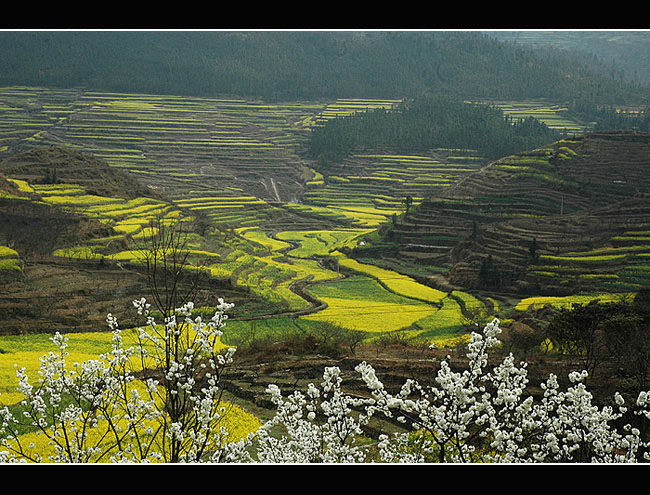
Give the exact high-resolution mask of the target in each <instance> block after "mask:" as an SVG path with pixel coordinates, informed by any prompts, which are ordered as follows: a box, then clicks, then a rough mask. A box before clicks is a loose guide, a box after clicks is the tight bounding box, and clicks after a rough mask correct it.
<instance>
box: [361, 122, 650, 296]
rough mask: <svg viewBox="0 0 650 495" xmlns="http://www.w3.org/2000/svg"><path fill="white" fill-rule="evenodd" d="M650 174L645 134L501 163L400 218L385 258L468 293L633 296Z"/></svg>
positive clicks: (567, 143)
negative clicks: (437, 274) (419, 267)
mask: <svg viewBox="0 0 650 495" xmlns="http://www.w3.org/2000/svg"><path fill="white" fill-rule="evenodd" d="M649 169H650V135H649V134H646V133H638V132H633V131H629V132H628V131H625V132H623V131H617V132H599V133H590V134H586V135H583V136H579V137H576V138H572V139H570V140H563V141H559V142H556V143H554V144H553V145H551V146H548V147H545V148H543V149H538V150H533V151H530V152H526V153H520V154H517V155H513V156H509V157H505V158H502V159H500V160H497V161H494V162H491V163H490V164H488V165H487V166H485V167H483V168H482V169H480V170H478V171H476V172H475V173H472V174H469V175H467V176H465V177H464V178H463V179H462V180H461V181H459V182H458V183H457V184H456V185H454V186H452V187H449V188H447V189H445V190H443V191H442V192H441V193H440V194H438V195H436V196H435V197H432V198H429V199H428V200H427V201H424V202H423V203H422V204H421V205H420V206H419V207H418V208H417V209H416V211H414V212H411V213H409V215H407V216H406V217H405V218H403V219H401V220H400V221H399V222H398V224H397V225H395V226H394V227H393V228H392V229H391V230H390V232H389V233H388V234H387V235H386V237H385V238H384V241H387V240H388V241H390V242H392V243H393V250H392V254H390V253H391V250H389V249H387V250H385V251H384V253H385V254H384V256H388V257H392V258H395V259H398V260H402V261H404V260H410V261H414V262H418V263H427V264H430V265H436V266H445V267H448V268H449V269H450V271H449V276H448V281H449V282H450V283H452V284H454V285H458V286H462V287H466V288H490V289H493V290H494V289H502V290H510V291H513V290H516V291H518V292H522V293H528V292H531V291H535V292H539V291H541V292H546V293H563V294H567V293H573V292H576V291H579V290H634V289H635V288H638V286H639V285H640V284H642V283H643V281H642V280H640V278H639V277H643V276H644V274H645V273H647V272H646V269H647V264H646V260H649V258H648V255H649V253H650V243H648V242H647V241H648V239H650V238H648V237H647V235H648V232H650V205H649V204H648V199H647V198H648V195H649V194H650V182H649V181H648V170H649ZM366 253H373V251H371V250H370V249H369V250H367V251H366ZM386 253H388V254H386ZM363 254H364V251H363V250H357V255H363ZM374 254H375V255H377V251H376V250H375V251H374Z"/></svg>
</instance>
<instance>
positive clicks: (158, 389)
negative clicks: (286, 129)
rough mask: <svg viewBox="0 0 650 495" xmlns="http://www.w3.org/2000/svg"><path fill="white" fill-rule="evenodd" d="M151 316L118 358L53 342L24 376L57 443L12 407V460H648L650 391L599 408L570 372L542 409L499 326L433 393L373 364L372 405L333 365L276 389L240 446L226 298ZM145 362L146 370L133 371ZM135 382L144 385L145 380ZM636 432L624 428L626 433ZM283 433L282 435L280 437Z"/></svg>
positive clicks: (477, 338)
mask: <svg viewBox="0 0 650 495" xmlns="http://www.w3.org/2000/svg"><path fill="white" fill-rule="evenodd" d="M134 305H135V306H136V308H137V310H138V312H139V313H140V314H141V315H143V316H145V317H146V318H147V323H148V325H147V327H146V328H140V329H139V330H138V332H139V333H138V335H139V337H138V341H137V342H138V343H137V345H135V346H132V347H129V348H127V349H125V348H124V345H123V341H122V334H121V331H120V330H119V328H118V325H117V322H116V320H115V319H114V318H113V317H112V316H111V315H109V317H108V323H109V325H110V327H111V328H112V330H113V350H112V351H111V352H109V353H107V354H106V355H103V356H101V358H100V359H99V360H93V361H88V362H86V363H83V364H82V365H76V364H75V365H73V367H72V369H69V366H67V363H66V359H65V358H66V355H67V353H66V342H65V339H63V338H62V337H61V336H60V335H56V336H55V337H54V339H53V340H54V342H55V344H56V345H57V346H58V349H59V352H58V353H50V354H48V355H46V356H43V358H42V360H41V371H40V379H39V381H38V384H35V385H32V384H31V383H30V382H29V379H28V377H27V375H26V374H25V372H24V370H19V372H18V377H19V389H20V391H21V392H23V393H24V394H25V396H26V399H25V400H24V401H23V406H24V411H25V412H24V417H25V418H26V420H27V422H28V423H29V424H30V425H31V426H32V427H35V428H37V429H38V430H39V431H41V432H42V434H43V435H45V436H46V437H47V438H48V439H49V440H50V443H51V444H52V445H53V451H54V452H53V454H52V455H51V456H50V457H48V458H47V459H44V458H43V457H42V454H41V453H40V452H39V453H37V452H36V451H35V450H34V449H31V448H30V447H29V446H27V445H23V444H22V443H21V439H20V436H19V435H18V430H17V428H16V426H17V425H18V424H19V423H20V422H21V418H16V417H14V416H13V415H12V414H11V413H10V412H9V410H8V409H7V408H4V409H3V411H2V425H0V439H1V441H2V443H1V445H2V446H3V447H4V451H2V449H0V460H3V461H12V460H28V461H40V460H49V461H53V462H87V461H97V460H106V461H112V462H119V461H128V462H136V461H152V460H158V461H163V462H199V461H210V462H217V461H225V462H263V463H308V462H325V463H344V462H374V461H377V460H378V461H380V462H390V463H397V462H408V463H417V462H455V463H465V462H507V463H520V462H547V463H550V462H637V461H648V460H650V455H649V447H650V444H649V443H648V441H647V439H645V438H642V435H641V433H640V431H639V430H638V429H636V428H634V427H633V426H632V425H630V424H628V423H625V422H623V423H621V422H622V420H623V418H624V414H626V413H627V412H629V410H628V409H629V408H630V407H631V408H633V409H634V411H633V412H634V413H635V414H638V415H640V416H642V417H643V418H645V419H650V391H646V392H642V393H641V394H639V396H638V399H637V401H636V403H635V404H632V405H631V406H626V404H625V403H624V400H623V398H622V396H621V395H620V394H616V395H615V396H614V397H613V402H612V405H610V406H605V407H601V408H599V407H597V406H596V405H595V404H593V397H592V395H591V393H590V392H589V391H588V390H587V387H586V385H585V383H584V380H585V378H586V372H580V373H578V372H575V373H571V375H570V376H569V378H570V380H571V385H570V386H569V387H568V388H567V390H566V391H562V390H560V386H559V383H558V380H557V377H556V376H555V375H550V376H549V377H548V379H547V381H546V382H544V383H542V384H541V388H542V390H543V394H542V396H541V399H539V400H538V401H537V402H536V401H535V400H534V397H533V395H531V394H530V393H528V392H527V390H526V388H527V386H528V382H529V379H528V372H527V365H526V363H524V362H522V363H518V364H517V363H516V362H515V359H514V357H513V356H512V355H509V356H507V357H506V358H504V359H503V361H502V362H501V363H500V364H497V365H494V366H491V365H489V359H488V358H489V352H488V351H489V350H490V349H492V348H494V347H495V346H497V345H499V340H498V335H499V333H500V331H501V330H500V327H499V321H498V320H496V319H495V320H493V321H492V322H490V323H489V324H488V325H486V326H485V328H484V330H483V332H482V333H479V332H475V333H473V334H472V336H471V340H470V342H469V344H468V351H467V358H468V364H467V368H466V369H464V370H462V371H454V370H453V369H452V367H451V366H450V364H449V362H448V361H447V360H443V361H442V362H441V363H440V367H439V369H438V371H437V374H436V375H435V380H434V382H433V384H432V385H426V386H425V385H422V384H420V383H419V382H418V381H417V380H406V381H405V383H404V384H403V386H402V387H401V388H400V389H399V390H398V391H397V393H391V392H389V391H388V390H387V389H386V387H385V386H384V385H383V383H382V382H381V381H380V380H379V379H378V377H377V374H376V372H375V370H374V369H373V367H372V366H371V365H369V364H368V363H366V362H362V363H360V364H359V365H358V366H357V367H356V372H357V373H358V374H359V376H360V378H361V380H362V381H363V383H364V384H365V386H366V387H367V391H368V393H367V396H366V397H364V398H360V397H354V396H351V395H348V394H346V393H344V392H343V390H342V376H341V371H340V369H339V368H337V367H331V368H326V369H325V370H324V375H323V381H322V383H321V385H320V387H317V386H315V385H313V384H310V385H309V386H308V388H307V390H306V392H301V391H293V392H292V393H290V394H289V395H288V396H286V397H284V396H283V395H282V393H281V391H280V389H279V387H277V386H275V385H271V386H269V387H268V389H267V391H268V393H269V395H270V397H271V400H272V402H273V403H274V404H275V406H276V408H277V411H276V415H275V417H274V418H273V419H271V420H270V421H268V422H267V423H265V424H264V425H263V426H262V427H261V428H260V429H259V430H258V431H257V432H256V433H255V434H251V435H249V436H248V437H247V438H244V439H242V440H239V441H238V442H229V441H228V433H227V431H225V429H224V428H223V425H221V424H220V420H221V418H222V412H223V411H222V409H221V408H220V402H221V401H220V394H221V389H220V387H219V383H220V380H221V378H222V377H221V374H222V372H223V370H224V368H225V367H226V366H227V365H228V364H230V363H231V362H232V356H233V352H234V351H233V350H232V349H230V350H228V351H227V352H225V353H220V352H217V350H216V349H217V346H216V344H217V339H218V338H219V337H220V336H221V335H222V332H221V328H222V327H223V326H224V324H225V319H226V318H227V315H226V314H225V312H226V311H227V310H228V309H229V308H230V307H231V305H229V304H227V303H225V302H223V301H220V305H219V307H218V308H217V310H216V311H215V314H214V316H213V317H212V318H211V319H210V320H209V321H207V322H204V321H202V320H201V318H200V317H192V304H191V303H190V304H186V305H184V306H183V307H181V308H178V309H176V311H175V313H174V315H172V316H171V317H168V318H166V319H165V321H164V323H162V324H158V323H156V322H155V321H154V319H153V318H152V316H151V315H150V313H149V308H148V304H147V303H146V301H145V300H144V299H141V300H137V301H135V302H134ZM136 359H137V361H138V363H139V366H138V367H137V368H134V367H133V364H134V362H136ZM136 385H137V386H136ZM375 415H385V416H387V417H392V418H396V419H398V420H399V421H401V422H402V423H403V424H404V427H405V429H404V432H402V433H393V434H392V435H386V434H383V435H381V436H380V437H379V439H378V442H376V443H375V444H374V445H371V446H369V445H368V443H367V442H359V439H360V438H361V437H362V436H363V435H364V426H366V425H368V422H369V421H370V420H371V418H372V417H373V416H375ZM620 424H624V426H622V427H621V426H620ZM278 432H280V433H278Z"/></svg>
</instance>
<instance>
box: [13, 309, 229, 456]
mask: <svg viewBox="0 0 650 495" xmlns="http://www.w3.org/2000/svg"><path fill="white" fill-rule="evenodd" d="M134 306H135V307H136V309H137V311H138V314H140V315H142V316H144V317H145V318H146V320H147V325H146V326H145V327H141V328H138V329H137V332H138V334H137V338H136V341H135V342H136V343H135V345H133V346H131V347H128V348H127V347H125V345H124V339H123V334H122V330H120V328H119V326H118V324H117V320H116V319H115V317H113V316H112V315H110V314H109V315H108V317H107V322H108V325H109V327H110V329H111V330H112V332H113V345H112V350H111V351H110V352H108V353H106V354H103V355H101V356H100V357H99V359H96V360H89V361H86V362H84V363H83V364H81V365H79V364H77V363H74V364H72V365H71V366H70V365H69V363H68V362H67V359H66V358H67V356H68V352H67V350H66V348H67V339H65V338H63V337H62V336H61V335H60V334H58V333H57V334H56V335H55V336H54V337H53V339H52V340H53V342H54V344H55V345H56V346H57V348H58V352H50V353H49V354H47V355H46V356H43V357H42V358H41V365H40V371H39V379H38V383H36V384H32V383H30V379H29V377H28V376H27V373H26V372H25V370H24V369H20V370H18V378H19V386H18V390H19V391H20V392H22V393H23V394H24V396H25V399H24V400H23V401H22V408H23V409H24V413H23V415H22V417H15V416H14V415H13V414H12V413H11V412H10V410H9V408H7V407H5V408H3V409H2V410H0V414H1V418H2V424H1V425H0V439H1V442H2V446H3V447H4V451H2V452H0V456H1V457H0V459H1V460H3V461H9V460H28V461H36V462H37V461H47V462H75V463H78V462H91V461H94V462H97V461H110V462H122V461H126V462H142V461H144V462H147V461H163V462H198V461H200V460H206V459H209V460H212V461H217V460H231V459H233V455H235V454H233V452H234V449H235V447H236V446H237V445H239V444H232V445H230V444H228V442H227V436H228V434H227V432H226V431H225V430H224V428H223V427H222V425H221V424H220V423H221V419H222V416H223V413H224V410H223V406H222V404H221V394H222V389H221V388H220V387H219V382H220V379H221V374H222V373H223V370H224V369H225V368H226V367H227V366H228V365H229V364H230V363H231V362H232V355H233V352H234V350H233V349H228V350H226V351H225V352H220V351H219V345H218V344H219V337H220V336H221V335H222V331H221V329H222V328H223V326H224V325H225V320H226V319H227V314H226V311H227V310H228V309H230V308H231V307H232V304H229V303H226V302H224V301H223V300H220V301H219V305H218V306H217V308H216V310H215V312H214V315H213V316H212V318H211V319H209V320H208V321H203V320H202V318H201V317H200V316H196V317H193V316H192V309H193V305H192V304H191V303H188V304H186V305H184V306H182V307H180V308H177V309H176V311H175V312H174V314H173V315H171V316H170V317H168V318H166V319H165V321H164V322H163V323H161V324H159V323H157V322H156V321H155V319H154V318H153V316H152V315H151V314H150V311H149V304H148V303H147V302H146V300H145V299H138V300H136V301H134ZM21 425H27V426H29V427H32V428H36V429H37V430H38V431H39V432H40V433H41V435H44V436H45V437H46V438H47V439H48V441H49V444H50V445H51V447H52V453H51V454H49V455H48V456H47V457H44V456H43V454H42V453H40V452H38V451H37V450H36V449H34V448H33V446H32V447H31V448H30V445H23V443H22V442H21V437H20V435H19V434H18V432H19V428H20V426H21ZM0 450H2V449H0Z"/></svg>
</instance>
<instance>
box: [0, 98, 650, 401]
mask: <svg viewBox="0 0 650 495" xmlns="http://www.w3.org/2000/svg"><path fill="white" fill-rule="evenodd" d="M397 103H398V101H397V100H370V99H366V100H363V99H359V100H352V99H348V100H340V101H323V102H290V103H277V104H273V105H270V104H263V103H262V102H259V101H247V100H243V99H241V100H240V99H232V100H230V99H211V98H180V97H168V96H157V95H132V94H119V93H97V92H84V91H80V90H58V91H51V90H45V89H40V88H27V87H11V88H3V89H2V90H0V113H1V114H2V125H3V127H2V128H1V129H0V173H1V174H2V175H3V182H2V188H1V189H2V192H1V194H0V220H1V221H2V222H3V224H2V225H3V226H4V227H3V229H2V231H1V234H2V244H3V246H5V247H4V248H3V249H4V250H3V251H2V252H1V253H0V255H1V258H0V260H1V261H2V262H3V264H2V265H0V266H2V272H1V274H2V277H3V281H4V283H3V287H2V291H1V293H0V312H1V314H2V320H3V326H2V335H3V336H4V338H6V339H9V340H7V342H9V341H10V340H11V339H13V338H15V337H16V336H18V335H25V336H33V337H34V338H36V336H38V335H43V334H51V333H53V332H55V331H61V332H67V333H70V334H74V333H78V332H105V331H106V328H105V321H104V320H105V317H106V314H107V313H109V312H113V313H116V314H118V315H121V318H120V319H121V320H122V321H124V324H125V325H127V326H128V325H129V324H130V323H131V322H133V321H135V320H134V319H133V315H132V309H131V306H130V303H131V301H132V300H133V299H135V298H137V297H142V296H145V297H146V292H147V290H148V287H147V280H146V273H145V269H144V267H143V249H145V247H146V244H147V240H148V239H149V238H150V237H151V236H152V235H155V234H156V232H157V230H156V229H158V228H161V227H163V226H165V225H170V224H171V223H177V224H178V225H182V226H183V231H184V232H185V234H186V239H187V249H188V258H187V259H188V261H189V263H190V267H191V268H192V269H193V270H196V271H197V272H200V273H201V277H202V278H201V280H202V284H204V285H203V289H204V290H203V292H202V296H204V299H202V301H203V305H204V307H208V308H209V307H211V306H213V305H214V304H216V298H217V297H224V298H225V299H226V300H227V301H229V302H233V303H235V307H234V309H233V311H232V314H231V318H230V319H229V321H228V326H227V331H226V333H225V334H224V337H223V342H224V343H225V344H226V345H237V344H238V343H241V342H244V341H245V340H246V339H250V338H252V337H251V336H254V337H255V338H258V339H260V338H262V337H263V338H265V339H270V340H274V339H275V340H278V341H279V340H282V338H284V337H286V335H287V334H290V333H298V334H301V333H304V332H310V331H311V332H318V331H321V332H322V331H324V330H323V329H324V328H327V325H333V326H335V327H338V328H342V329H345V330H348V331H353V332H356V333H357V334H359V335H360V340H362V347H361V348H360V349H365V350H364V351H363V352H365V353H366V354H368V353H369V354H374V353H375V352H379V351H376V349H380V348H382V349H384V347H382V346H385V342H389V341H392V342H400V341H404V342H406V341H408V342H411V343H414V344H416V345H417V343H422V344H423V345H424V344H429V343H435V344H436V345H437V347H438V348H440V349H452V348H454V347H456V346H458V345H459V344H462V343H463V342H466V341H467V339H468V338H469V335H470V333H469V332H470V331H471V330H472V329H473V328H474V325H475V324H484V323H485V322H487V321H489V320H490V319H491V318H493V317H499V318H500V319H501V320H502V321H503V322H504V324H508V322H512V321H515V320H517V319H518V318H520V316H521V315H525V314H526V311H527V310H528V309H531V308H534V307H536V305H539V304H542V303H543V304H550V305H553V306H555V307H569V306H570V304H571V303H572V302H582V301H589V300H592V299H595V298H600V299H602V300H624V299H626V298H628V299H629V298H630V297H631V296H632V295H633V294H634V293H636V291H638V289H639V288H640V287H643V286H644V284H645V283H646V281H647V277H648V274H649V273H650V242H648V239H650V235H649V234H648V232H650V210H649V209H648V207H647V194H648V192H650V191H648V187H649V186H650V183H649V182H648V179H647V175H646V174H645V171H644V168H643V167H644V166H645V165H647V157H648V156H650V153H649V151H650V150H649V149H648V146H650V138H649V137H648V136H647V135H646V134H643V133H636V132H614V133H607V132H606V133H597V132H590V131H589V130H588V129H584V128H581V129H579V133H576V134H571V135H570V136H569V137H567V138H566V139H564V140H561V141H558V142H555V143H549V144H548V146H547V147H544V148H542V149H536V150H528V151H524V152H522V153H519V154H516V155H512V156H508V157H503V158H500V159H498V160H492V161H489V160H487V159H485V158H483V157H481V156H480V154H479V153H477V151H476V150H470V149H451V148H448V149H447V148H436V149H430V150H429V151H428V152H426V153H423V152H417V153H413V154H395V153H390V152H387V153H377V152H365V151H363V150H360V151H358V152H355V153H354V154H352V155H351V156H349V157H348V158H346V159H345V160H343V161H341V162H340V163H338V164H335V165H333V166H331V167H329V168H328V170H327V173H326V174H323V173H321V172H320V171H319V170H318V168H319V167H318V164H317V163H314V162H310V161H309V160H307V159H305V158H304V156H303V154H302V153H301V152H302V150H303V149H304V148H305V147H306V146H307V137H308V134H309V131H310V128H311V126H313V125H317V123H318V122H323V121H325V120H327V119H330V118H334V117H335V116H337V115H339V116H340V115H343V114H347V113H353V112H355V111H363V110H365V109H368V108H386V109H389V108H392V107H393V106H394V105H396V104H397ZM501 104H502V105H503V106H504V108H508V107H507V106H506V104H505V103H503V102H502V103H501ZM542 107H543V108H545V109H546V110H545V112H546V113H543V114H540V108H542ZM510 108H512V109H513V110H512V111H513V112H515V109H516V112H518V114H519V115H521V114H522V112H524V113H525V112H526V109H528V111H529V114H530V115H537V116H540V115H546V117H547V118H549V119H551V120H550V121H552V122H554V123H557V119H553V117H554V116H555V117H556V116H557V114H555V113H554V109H557V106H555V105H553V104H550V103H549V104H547V105H545V106H543V105H541V104H540V102H530V103H529V105H528V106H526V102H517V104H516V105H515V104H514V102H512V103H511V107H510ZM540 118H542V117H540ZM564 124H565V125H567V126H568V125H569V123H568V122H564ZM570 132H571V133H574V132H577V131H576V129H575V128H571V129H570ZM407 198H408V200H407ZM37 218H38V219H40V220H36V219H37ZM533 242H534V243H535V244H534V245H535V248H534V249H533V248H532V247H531V246H533ZM488 261H489V262H490V265H489V266H488V265H487V262H488ZM521 317H523V316H521ZM2 342H3V341H2V340H0V348H2V347H3V345H4V344H2ZM382 342H383V344H382ZM360 352H361V351H360ZM384 352H386V351H382V354H383V353H384ZM5 357H7V358H12V354H11V353H8V354H6V355H5ZM375 358H377V356H375ZM393 358H394V356H393ZM273 359H274V361H272V362H275V363H276V364H275V365H273V366H276V367H281V363H284V364H286V365H287V366H290V363H291V357H287V355H282V356H281V357H276V358H273ZM394 362H402V361H394ZM305 363H306V364H305ZM303 365H305V366H307V367H312V365H313V363H312V364H309V360H307V361H304V362H303ZM269 366H271V365H269ZM253 367H259V363H258V364H257V365H254V366H253ZM387 369H390V366H388V368H387ZM10 373H11V372H10ZM296 373H298V375H300V372H298V371H296ZM301 376H302V375H301ZM309 376H311V375H309ZM276 378H278V377H277V376H276ZM9 381H10V380H9V378H8V377H4V378H3V379H2V382H3V383H7V382H9ZM290 381H292V383H294V379H293V378H292V379H291V380H290ZM295 383H298V382H297V381H295ZM242 390H243V389H242V388H241V385H240V388H239V392H238V393H239V394H240V396H245V395H246V394H245V393H244V392H242ZM258 395H259V394H258ZM255 400H257V401H258V402H259V401H260V400H261V399H259V397H258V398H257V399H255Z"/></svg>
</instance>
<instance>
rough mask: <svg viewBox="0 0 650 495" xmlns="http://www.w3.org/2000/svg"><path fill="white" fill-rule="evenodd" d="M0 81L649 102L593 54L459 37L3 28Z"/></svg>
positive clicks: (181, 91)
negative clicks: (23, 29)
mask: <svg viewBox="0 0 650 495" xmlns="http://www.w3.org/2000/svg"><path fill="white" fill-rule="evenodd" d="M0 51H1V53H2V57H0V85H16V84H20V85H38V86H46V87H78V86H81V87H85V88H87V89H95V90H104V91H122V92H144V93H157V94H178V95H194V96H215V95H223V94H231V95H239V96H246V97H261V98H264V99H267V100H280V99H282V100H295V99H320V98H346V97H365V98H372V97H375V98H395V97H400V98H401V97H414V96H418V95H420V94H422V93H425V92H435V93H442V94H449V95H460V96H463V97H476V98H479V97H480V98H505V97H507V98H510V99H517V98H551V99H559V100H563V101H570V100H574V99H576V98H578V97H581V98H586V99H589V100H593V101H596V100H597V101H599V102H601V103H608V104H614V103H616V104H622V103H637V104H638V102H639V101H645V97H646V96H647V94H648V92H647V89H646V88H643V87H641V86H640V85H638V84H637V83H627V82H624V81H623V79H622V76H621V74H620V73H617V72H612V71H611V70H608V69H609V65H607V64H605V63H602V62H600V61H599V60H598V59H597V58H596V57H595V56H585V55H584V54H580V55H577V54H572V52H568V51H565V50H559V49H553V48H545V49H543V50H535V49H532V48H525V47H523V46H521V45H518V44H515V43H512V42H501V41H497V40H495V39H493V38H490V37H488V36H487V35H486V34H484V33H482V32H460V31H425V32H413V31H371V32H353V31H331V32H330V31H296V32H292V31H169V32H165V31H142V32H139V31H25V32H21V31H4V32H0Z"/></svg>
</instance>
